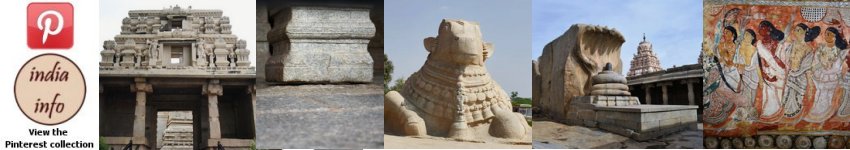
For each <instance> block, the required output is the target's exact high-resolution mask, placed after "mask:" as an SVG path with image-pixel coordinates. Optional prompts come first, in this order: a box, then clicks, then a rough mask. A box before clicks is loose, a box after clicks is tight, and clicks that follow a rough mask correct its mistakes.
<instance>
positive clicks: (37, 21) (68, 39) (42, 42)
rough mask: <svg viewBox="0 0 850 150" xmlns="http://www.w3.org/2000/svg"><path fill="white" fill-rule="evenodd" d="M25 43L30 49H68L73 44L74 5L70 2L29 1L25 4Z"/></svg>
mask: <svg viewBox="0 0 850 150" xmlns="http://www.w3.org/2000/svg"><path fill="white" fill-rule="evenodd" d="M27 45H28V46H29V47H30V48H32V49H69V48H71V46H73V45H74V6H73V5H71V3H30V4H29V6H27Z"/></svg>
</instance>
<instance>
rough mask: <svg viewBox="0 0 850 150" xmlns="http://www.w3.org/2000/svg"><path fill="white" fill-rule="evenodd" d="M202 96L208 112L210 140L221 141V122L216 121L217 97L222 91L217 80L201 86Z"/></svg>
mask: <svg viewBox="0 0 850 150" xmlns="http://www.w3.org/2000/svg"><path fill="white" fill-rule="evenodd" d="M203 94H204V95H205V96H207V102H208V103H207V104H208V105H207V108H208V110H209V113H208V114H209V123H210V139H221V122H220V121H219V120H218V96H221V95H222V94H224V89H222V88H221V84H220V83H219V80H218V79H213V80H210V81H209V83H207V84H206V85H204V86H203Z"/></svg>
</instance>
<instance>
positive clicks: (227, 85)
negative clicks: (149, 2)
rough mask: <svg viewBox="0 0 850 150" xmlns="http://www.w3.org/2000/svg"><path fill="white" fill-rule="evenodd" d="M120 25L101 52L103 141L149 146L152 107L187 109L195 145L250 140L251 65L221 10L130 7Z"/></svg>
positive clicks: (243, 145)
mask: <svg viewBox="0 0 850 150" xmlns="http://www.w3.org/2000/svg"><path fill="white" fill-rule="evenodd" d="M120 28H121V33H120V34H118V35H116V36H115V38H114V40H108V41H105V42H104V45H103V48H104V49H103V50H102V51H101V52H100V54H101V56H102V59H101V61H100V85H99V86H100V114H101V115H100V135H101V136H102V137H103V139H104V142H105V143H106V144H107V145H109V146H111V147H112V148H115V149H121V148H123V147H125V146H132V148H133V149H154V148H156V146H157V145H159V144H158V143H157V140H156V139H157V137H156V136H157V131H158V130H157V128H158V126H157V125H156V122H157V121H156V120H157V117H156V116H157V112H159V111H191V112H192V113H191V114H192V117H191V118H193V119H192V120H191V128H192V131H194V132H193V134H192V135H191V139H192V140H191V141H192V144H191V145H190V146H191V148H192V149H213V148H218V147H219V146H221V147H224V148H227V149H247V148H250V146H251V145H252V143H253V141H254V137H255V131H254V118H255V117H254V102H255V101H254V97H255V92H254V84H255V76H256V73H255V71H254V67H252V66H251V62H250V61H249V58H248V54H250V52H251V51H249V50H248V49H247V48H246V41H245V40H239V38H238V37H237V36H236V35H233V34H231V33H232V32H231V30H230V29H231V25H230V21H229V18H228V17H227V16H223V12H222V11H221V10H208V9H192V8H191V7H189V8H188V9H186V8H181V7H179V6H174V7H168V8H164V9H159V10H130V11H129V13H128V16H127V17H126V18H124V20H123V21H122V25H121V26H120ZM163 144H169V143H163Z"/></svg>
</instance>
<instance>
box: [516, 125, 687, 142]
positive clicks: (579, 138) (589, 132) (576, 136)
mask: <svg viewBox="0 0 850 150" xmlns="http://www.w3.org/2000/svg"><path fill="white" fill-rule="evenodd" d="M533 124H534V126H533V128H534V130H532V131H533V132H534V133H533V135H534V137H533V138H534V139H533V145H534V148H535V149H537V148H543V149H563V148H568V149H575V148H604V149H622V148H641V149H653V148H676V149H693V148H703V146H702V144H703V143H702V129H701V128H699V127H700V126H702V125H701V124H700V125H698V126H697V127H695V128H692V129H688V130H685V131H681V132H678V133H673V134H670V135H666V136H663V137H660V138H657V139H653V140H649V141H644V142H639V141H635V140H632V139H630V138H628V137H624V136H620V135H618V134H614V133H610V132H607V131H605V130H601V129H596V128H587V127H583V126H569V125H564V124H561V123H557V122H553V121H548V120H544V121H534V122H533Z"/></svg>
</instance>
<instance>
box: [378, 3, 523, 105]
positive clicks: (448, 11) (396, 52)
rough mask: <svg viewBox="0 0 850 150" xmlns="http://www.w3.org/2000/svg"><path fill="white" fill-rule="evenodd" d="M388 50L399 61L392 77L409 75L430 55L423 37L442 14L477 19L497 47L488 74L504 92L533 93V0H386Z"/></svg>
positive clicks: (430, 33) (432, 32) (431, 31)
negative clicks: (530, 58) (531, 0)
mask: <svg viewBox="0 0 850 150" xmlns="http://www.w3.org/2000/svg"><path fill="white" fill-rule="evenodd" d="M384 5H385V7H384V8H385V12H384V19H385V22H386V23H385V24H384V25H385V29H384V33H385V37H384V40H385V42H384V46H385V47H384V52H385V53H387V55H388V57H389V59H390V60H392V61H393V63H394V65H395V71H394V72H393V78H394V79H397V78H399V77H402V76H404V77H409V76H410V74H411V73H413V72H415V71H417V70H419V68H420V67H421V66H422V64H423V63H424V62H425V59H426V57H427V56H428V53H427V51H425V48H424V46H423V43H422V42H423V39H424V38H426V37H432V36H436V35H437V28H438V27H439V25H440V21H441V20H442V19H443V18H451V19H463V20H467V21H475V22H478V23H479V24H480V25H481V33H482V34H483V36H484V40H485V41H487V42H491V43H493V45H494V47H495V53H494V55H493V56H492V57H490V59H488V60H487V62H486V63H487V68H488V70H489V71H490V75H491V76H492V77H493V78H494V80H496V82H498V83H499V84H500V85H501V86H502V88H504V89H505V91H506V92H510V91H517V92H519V96H521V97H531V60H529V59H528V58H529V57H531V53H530V52H531V51H530V50H529V48H531V38H530V37H531V33H532V32H531V2H530V1H528V0H462V1H458V0H427V1H426V0H387V1H385V2H384ZM535 57H536V56H535Z"/></svg>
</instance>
